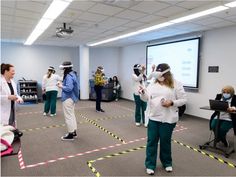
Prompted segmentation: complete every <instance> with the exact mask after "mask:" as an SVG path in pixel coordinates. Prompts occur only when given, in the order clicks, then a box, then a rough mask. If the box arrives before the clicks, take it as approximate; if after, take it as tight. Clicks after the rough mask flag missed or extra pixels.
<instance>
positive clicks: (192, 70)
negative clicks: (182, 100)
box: [146, 38, 200, 88]
mask: <svg viewBox="0 0 236 177" xmlns="http://www.w3.org/2000/svg"><path fill="white" fill-rule="evenodd" d="M199 50H200V38H191V39H186V40H181V41H174V42H169V43H162V44H156V45H149V46H147V48H146V62H147V75H148V74H150V72H151V70H152V69H151V67H152V65H153V64H155V65H158V64H160V63H167V64H168V65H169V66H170V68H171V72H172V74H173V75H174V78H175V79H176V80H178V81H180V82H182V84H183V85H184V87H189V88H198V76H199Z"/></svg>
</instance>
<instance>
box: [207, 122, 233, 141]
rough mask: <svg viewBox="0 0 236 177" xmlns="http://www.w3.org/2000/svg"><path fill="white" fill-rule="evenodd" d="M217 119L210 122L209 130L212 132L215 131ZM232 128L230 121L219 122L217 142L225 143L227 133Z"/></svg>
mask: <svg viewBox="0 0 236 177" xmlns="http://www.w3.org/2000/svg"><path fill="white" fill-rule="evenodd" d="M217 121H218V120H217V119H213V120H212V122H211V128H212V130H215V129H216V124H217ZM231 128H233V123H232V122H231V121H227V120H220V127H219V130H218V138H217V139H218V141H225V140H226V134H227V133H228V131H229V130H230V129H231Z"/></svg>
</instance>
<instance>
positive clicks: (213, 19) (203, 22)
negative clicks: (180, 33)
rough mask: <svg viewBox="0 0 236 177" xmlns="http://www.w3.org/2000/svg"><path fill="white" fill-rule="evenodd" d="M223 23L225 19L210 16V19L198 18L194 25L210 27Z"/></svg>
mask: <svg viewBox="0 0 236 177" xmlns="http://www.w3.org/2000/svg"><path fill="white" fill-rule="evenodd" d="M222 21H223V19H220V18H217V17H211V16H209V17H202V18H198V19H196V20H194V23H196V24H200V25H210V24H212V23H218V22H222Z"/></svg>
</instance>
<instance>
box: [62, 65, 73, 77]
mask: <svg viewBox="0 0 236 177" xmlns="http://www.w3.org/2000/svg"><path fill="white" fill-rule="evenodd" d="M71 71H72V67H70V68H65V69H64V76H63V80H64V79H65V78H66V76H67V74H69V73H70V72H71Z"/></svg>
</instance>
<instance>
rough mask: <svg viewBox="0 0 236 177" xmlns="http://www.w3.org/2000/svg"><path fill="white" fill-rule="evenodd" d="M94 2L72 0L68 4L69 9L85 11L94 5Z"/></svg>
mask: <svg viewBox="0 0 236 177" xmlns="http://www.w3.org/2000/svg"><path fill="white" fill-rule="evenodd" d="M95 4H96V3H95V2H92V1H88V0H82V1H81V0H74V1H72V3H71V4H70V5H69V8H71V9H77V10H82V11H87V10H88V9H89V8H91V7H92V6H94V5H95Z"/></svg>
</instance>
